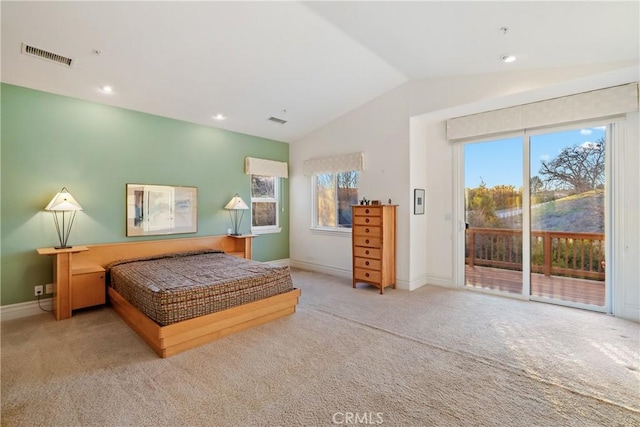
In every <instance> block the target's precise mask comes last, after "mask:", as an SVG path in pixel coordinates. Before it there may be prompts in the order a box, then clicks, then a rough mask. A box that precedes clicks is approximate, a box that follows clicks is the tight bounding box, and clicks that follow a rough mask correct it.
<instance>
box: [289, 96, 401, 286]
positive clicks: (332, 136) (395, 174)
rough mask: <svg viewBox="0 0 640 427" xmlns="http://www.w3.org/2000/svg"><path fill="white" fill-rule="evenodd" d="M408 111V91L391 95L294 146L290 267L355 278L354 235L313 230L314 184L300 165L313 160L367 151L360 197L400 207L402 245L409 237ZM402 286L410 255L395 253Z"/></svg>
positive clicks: (333, 123) (358, 110)
mask: <svg viewBox="0 0 640 427" xmlns="http://www.w3.org/2000/svg"><path fill="white" fill-rule="evenodd" d="M408 140H409V106H408V97H407V96H406V94H405V92H404V87H401V88H399V89H396V90H394V91H391V92H389V93H387V94H386V95H384V96H383V97H380V98H378V99H376V100H373V101H371V102H369V103H368V104H367V107H366V108H359V109H357V110H354V111H352V112H350V113H349V114H347V115H345V116H342V117H341V118H339V119H337V120H335V121H333V122H332V123H331V124H330V125H328V126H324V127H322V128H320V129H318V130H317V131H315V132H313V133H312V134H310V135H308V136H306V137H305V138H303V140H301V141H297V142H295V143H293V144H291V147H290V152H289V161H290V164H291V182H290V184H289V185H290V192H291V195H292V197H291V202H290V203H291V207H290V212H291V214H290V215H291V216H290V227H291V242H290V258H291V265H293V266H298V267H303V268H309V269H314V270H319V271H329V272H333V273H334V274H338V275H344V276H349V277H350V276H351V235H350V234H346V235H342V236H339V235H326V234H314V233H313V232H312V231H311V230H310V225H311V179H310V177H307V176H304V175H302V164H303V162H304V161H305V160H307V159H310V158H315V157H323V156H332V155H337V154H346V153H353V152H358V151H364V153H365V170H364V171H363V172H362V173H361V174H360V191H359V196H360V198H362V197H366V198H367V199H372V200H382V201H384V202H385V203H386V201H387V200H388V199H391V200H392V202H393V203H394V204H398V205H399V207H398V217H399V219H398V242H406V241H408V236H409V230H410V227H409V223H408V219H407V218H408V212H409V204H408V200H409V193H410V190H409V174H408V163H407V161H408V159H409V145H408V143H407V141H408ZM397 262H398V281H399V283H405V282H407V281H408V279H409V251H408V246H407V245H400V246H399V247H398V253H397Z"/></svg>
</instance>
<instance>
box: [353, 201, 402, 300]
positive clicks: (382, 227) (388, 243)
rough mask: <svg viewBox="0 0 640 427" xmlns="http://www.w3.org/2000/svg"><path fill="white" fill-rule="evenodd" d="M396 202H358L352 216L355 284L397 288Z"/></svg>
mask: <svg viewBox="0 0 640 427" xmlns="http://www.w3.org/2000/svg"><path fill="white" fill-rule="evenodd" d="M396 208H397V205H355V206H352V207H351V214H352V216H351V218H352V219H353V229H352V238H351V240H352V248H353V252H352V254H353V287H354V288H355V287H356V284H357V283H358V282H362V283H368V284H370V285H373V286H376V287H378V288H380V293H381V294H383V293H384V288H386V287H387V286H392V287H393V289H395V288H396Z"/></svg>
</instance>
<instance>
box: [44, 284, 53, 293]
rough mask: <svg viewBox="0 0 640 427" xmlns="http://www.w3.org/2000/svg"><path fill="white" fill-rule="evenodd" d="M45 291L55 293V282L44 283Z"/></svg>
mask: <svg viewBox="0 0 640 427" xmlns="http://www.w3.org/2000/svg"><path fill="white" fill-rule="evenodd" d="M44 293H45V294H52V293H53V283H47V284H46V285H44Z"/></svg>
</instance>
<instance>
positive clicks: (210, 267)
mask: <svg viewBox="0 0 640 427" xmlns="http://www.w3.org/2000/svg"><path fill="white" fill-rule="evenodd" d="M107 275H108V277H109V285H110V286H111V287H113V288H114V289H115V290H116V291H117V292H118V293H119V294H120V295H121V296H122V297H123V298H125V299H126V300H127V301H129V302H130V303H131V304H132V305H133V306H135V307H136V308H137V309H138V310H140V311H141V312H143V313H144V314H146V315H147V316H148V317H149V318H151V319H153V320H154V321H155V322H156V323H158V324H160V325H161V326H165V325H170V324H172V323H176V322H180V321H183V320H187V319H191V318H194V317H198V316H203V315H205V314H209V313H213V312H216V311H221V310H225V309H227V308H231V307H235V306H238V305H241V304H246V303H249V302H253V301H257V300H260V299H264V298H268V297H271V296H274V295H277V294H281V293H284V292H287V291H290V290H292V289H293V282H292V280H291V274H290V271H289V267H279V266H274V265H269V264H263V263H260V262H257V261H252V260H248V259H244V258H238V257H235V256H232V255H227V254H225V253H224V252H221V251H200V252H189V253H187V252H185V253H176V254H168V255H160V256H156V257H149V258H138V259H132V260H122V261H116V262H113V263H111V264H109V265H108V266H107Z"/></svg>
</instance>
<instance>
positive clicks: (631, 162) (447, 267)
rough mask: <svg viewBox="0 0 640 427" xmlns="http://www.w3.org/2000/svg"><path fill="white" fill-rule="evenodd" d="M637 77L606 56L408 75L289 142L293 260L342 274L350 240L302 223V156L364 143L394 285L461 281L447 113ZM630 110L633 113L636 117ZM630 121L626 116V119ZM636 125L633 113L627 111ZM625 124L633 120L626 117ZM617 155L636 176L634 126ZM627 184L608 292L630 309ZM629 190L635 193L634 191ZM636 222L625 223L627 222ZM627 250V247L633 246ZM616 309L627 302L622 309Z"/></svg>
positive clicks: (633, 204) (367, 192)
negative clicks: (593, 60)
mask: <svg viewBox="0 0 640 427" xmlns="http://www.w3.org/2000/svg"><path fill="white" fill-rule="evenodd" d="M637 80H638V65H637V64H633V66H630V64H629V63H625V64H609V65H607V66H598V67H579V68H563V69H553V70H542V71H537V72H513V73H500V74H485V75H475V76H456V77H443V78H437V79H428V80H420V81H411V82H408V83H405V84H404V85H402V86H400V87H399V88H397V89H394V90H393V91H390V92H388V93H386V94H384V95H382V96H381V97H379V98H376V99H374V100H373V101H371V102H369V103H367V104H365V105H363V106H361V107H359V108H357V109H355V110H353V111H351V112H350V113H348V114H346V115H344V116H342V117H340V118H339V119H337V120H335V121H333V122H331V123H329V124H327V125H325V126H323V127H322V128H320V129H318V130H316V131H314V132H312V133H311V134H309V135H307V136H305V137H304V138H301V139H300V140H299V141H296V142H294V143H292V144H291V146H290V162H291V170H292V176H291V194H292V197H291V200H292V202H291V203H292V205H291V246H290V247H291V249H290V258H291V265H292V266H299V267H302V268H309V269H314V270H318V271H327V272H333V273H336V274H340V275H344V276H350V274H351V246H350V245H351V242H350V239H349V238H346V237H336V236H329V235H318V234H314V233H313V232H312V231H311V230H310V222H311V220H310V217H311V212H310V206H311V185H310V179H309V177H304V176H302V174H301V169H302V163H303V162H304V160H306V159H309V158H313V157H319V156H328V155H335V154H341V153H349V152H354V151H364V152H365V156H366V171H365V172H364V173H363V174H362V176H361V191H360V196H366V197H367V198H370V199H381V200H387V199H388V198H389V197H390V198H392V199H393V201H394V203H398V204H399V205H400V206H399V211H398V254H397V261H398V286H399V287H400V288H404V289H415V288H417V287H419V286H422V285H424V284H426V283H430V284H437V285H442V286H451V287H456V286H459V283H458V281H459V279H458V277H456V268H457V260H456V256H455V245H454V241H455V239H458V238H459V236H460V231H459V230H458V228H457V226H456V215H457V211H456V198H455V189H456V185H457V183H456V176H457V170H456V162H455V160H456V156H455V146H454V145H453V144H451V143H450V142H449V141H447V139H446V137H445V126H444V121H445V120H446V119H447V118H450V117H456V116H459V115H465V114H472V113H476V112H480V111H486V110H492V109H496V108H504V107H509V106H513V105H518V104H523V103H528V102H534V101H538V100H542V99H549V98H553V97H557V96H563V95H568V94H572V93H579V92H584V91H588V90H593V89H598V88H602V87H608V86H612V85H616V84H622V83H626V82H631V81H637ZM636 116H637V115H636ZM630 121H631V122H632V121H633V118H632V117H631V118H630ZM635 123H636V124H637V117H636V119H635ZM631 124H632V123H631ZM629 136H630V138H627V141H628V142H627V145H629V144H636V145H634V146H633V147H631V148H629V149H628V150H627V152H626V155H625V162H626V163H628V167H626V168H625V170H626V171H627V172H625V173H628V174H629V175H628V177H627V178H628V181H627V182H632V183H636V184H640V181H639V177H638V169H640V163H639V159H638V157H639V153H638V147H637V144H638V138H637V130H636V131H635V138H634V137H633V132H630V135H629ZM630 187H631V186H628V187H626V190H625V198H624V202H621V203H622V204H623V206H616V207H614V209H624V211H625V212H626V213H627V214H626V215H625V227H626V229H627V230H632V231H633V230H635V231H633V232H632V233H631V234H630V236H632V237H630V238H629V239H627V243H628V246H629V248H628V250H627V251H626V253H625V257H627V258H632V257H635V259H636V261H635V262H629V263H628V264H629V265H635V267H631V266H629V267H625V269H623V270H624V285H623V287H624V289H625V291H623V290H622V289H618V292H616V294H615V295H614V301H615V307H616V313H617V314H618V315H621V316H624V317H629V318H636V317H639V318H640V316H638V315H637V314H638V311H639V309H638V297H639V295H638V294H639V291H638V290H637V288H638V283H639V282H640V271H639V270H638V268H637V265H638V264H640V263H639V262H638V254H639V253H640V251H639V250H638V245H639V242H640V231H639V230H638V225H637V222H638V204H639V203H640V200H639V197H638V190H637V189H638V185H635V187H634V190H631V188H630ZM413 188H425V189H426V190H427V192H426V214H425V215H413ZM633 191H635V193H634V194H633V195H631V194H630V193H632V192H633ZM634 219H635V221H636V223H635V225H630V223H631V221H632V220H634ZM634 251H635V252H634ZM622 307H626V308H625V309H624V310H623V308H622Z"/></svg>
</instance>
